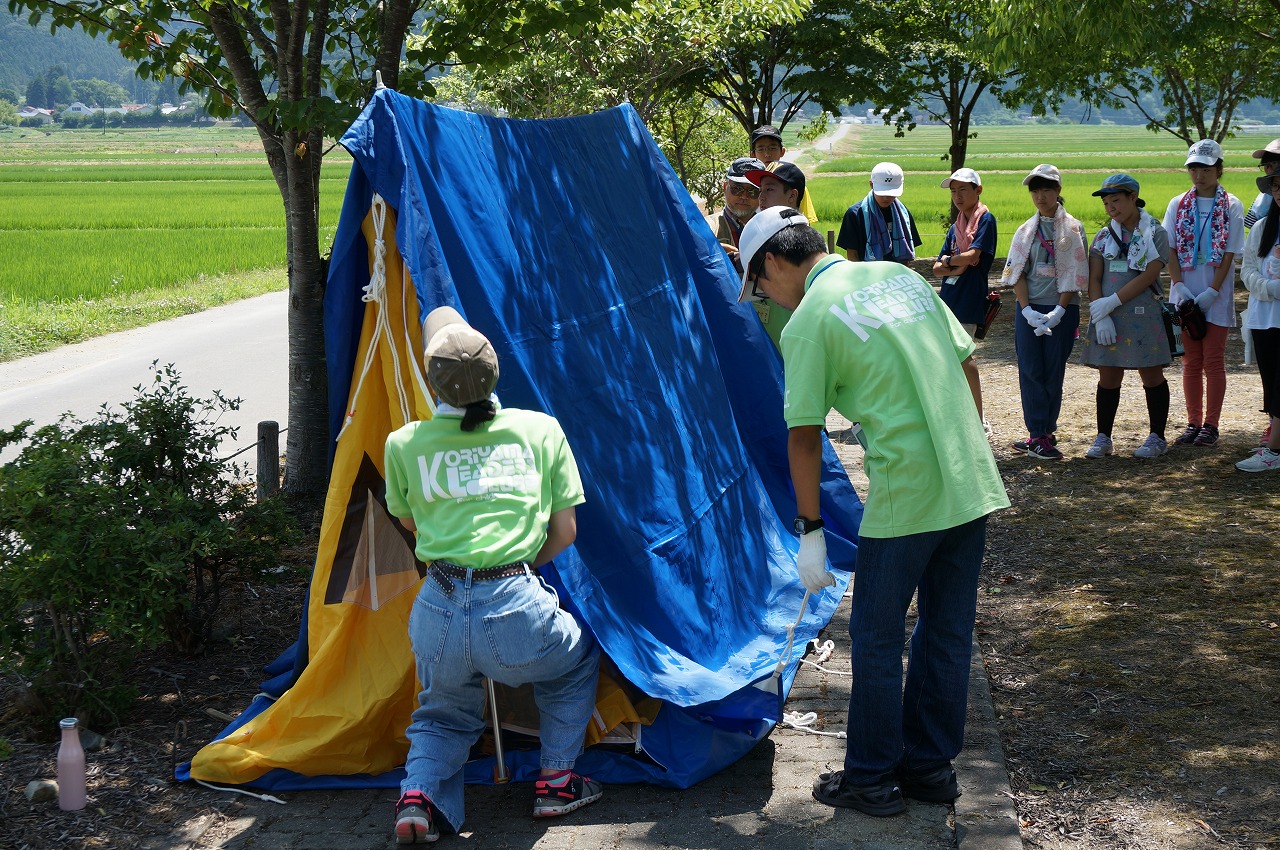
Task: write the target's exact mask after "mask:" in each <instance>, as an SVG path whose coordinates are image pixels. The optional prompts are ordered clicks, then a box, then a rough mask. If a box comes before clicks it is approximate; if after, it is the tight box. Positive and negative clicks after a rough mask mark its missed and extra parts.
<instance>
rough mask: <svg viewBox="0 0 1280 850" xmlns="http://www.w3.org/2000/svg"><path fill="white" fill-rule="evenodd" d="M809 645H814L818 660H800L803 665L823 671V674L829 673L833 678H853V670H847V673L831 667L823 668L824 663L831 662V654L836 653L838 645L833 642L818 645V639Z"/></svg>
mask: <svg viewBox="0 0 1280 850" xmlns="http://www.w3.org/2000/svg"><path fill="white" fill-rule="evenodd" d="M809 643H811V644H813V649H814V652H816V653H817V654H818V656H817V660H816V661H810V660H809V659H808V658H801V659H800V663H801V664H808V665H809V666H810V667H814V668H816V669H818V670H821V671H822V672H823V673H829V674H831V675H832V676H852V675H853V671H852V670H847V671H846V670H832V669H831V668H829V667H823V666H822V664H823V662H825V661H828V660H830V659H831V654H832V653H833V652H835V649H836V645H835V643H834V642H833V641H829V640H828V641H824V642H822V643H818V639H817V638H814V639H813V640H811V641H809Z"/></svg>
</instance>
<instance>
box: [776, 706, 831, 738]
mask: <svg viewBox="0 0 1280 850" xmlns="http://www.w3.org/2000/svg"><path fill="white" fill-rule="evenodd" d="M817 722H818V715H817V713H816V712H813V711H806V712H805V713H804V714H801V713H800V712H798V711H788V712H786V713H784V714H783V715H782V722H781V723H779V724H778V725H779V726H785V727H787V728H788V729H794V730H796V731H797V732H805V733H807V734H809V735H821V736H823V737H824V738H844V737H845V733H843V732H822V731H820V730H818V729H814V728H813V725H814V724H815V723H817Z"/></svg>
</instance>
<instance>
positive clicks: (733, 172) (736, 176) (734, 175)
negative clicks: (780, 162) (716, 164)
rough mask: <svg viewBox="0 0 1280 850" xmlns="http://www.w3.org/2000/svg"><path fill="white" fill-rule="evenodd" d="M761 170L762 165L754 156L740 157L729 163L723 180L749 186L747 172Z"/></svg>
mask: <svg viewBox="0 0 1280 850" xmlns="http://www.w3.org/2000/svg"><path fill="white" fill-rule="evenodd" d="M763 168H764V163H763V162H761V161H760V160H758V159H756V158H755V157H754V156H740V157H738V158H737V159H735V160H734V161H733V162H731V163H729V170H728V171H726V172H725V173H724V179H726V180H729V181H732V182H734V183H748V184H749V183H751V181H750V180H748V179H747V172H748V171H759V170H761V169H763Z"/></svg>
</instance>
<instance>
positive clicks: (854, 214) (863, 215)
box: [836, 162, 921, 266]
mask: <svg viewBox="0 0 1280 850" xmlns="http://www.w3.org/2000/svg"><path fill="white" fill-rule="evenodd" d="M868 184H869V185H870V187H871V191H870V192H868V193H867V196H866V197H865V198H863V199H862V200H861V201H859V202H858V203H856V204H854V205H852V206H851V207H849V209H847V210H846V211H845V214H844V221H843V222H842V223H841V224H840V235H839V236H837V237H836V244H837V245H839V246H840V247H841V248H843V249H844V251H845V256H847V257H848V258H849V259H850V260H853V261H854V262H859V261H861V260H889V261H891V262H895V263H901V264H903V265H904V266H905V265H909V264H910V263H911V261H912V260H914V259H915V258H916V248H917V246H919V245H920V242H921V240H920V233H919V231H917V230H916V223H915V220H914V219H912V218H911V213H910V212H908V211H907V207H906V205H905V204H903V203H902V200H901V199H902V184H903V174H902V169H901V168H899V167H898V166H897V165H895V164H894V163H892V162H881V163H877V164H876V166H875V167H874V168H872V169H871V179H870V180H869V181H868Z"/></svg>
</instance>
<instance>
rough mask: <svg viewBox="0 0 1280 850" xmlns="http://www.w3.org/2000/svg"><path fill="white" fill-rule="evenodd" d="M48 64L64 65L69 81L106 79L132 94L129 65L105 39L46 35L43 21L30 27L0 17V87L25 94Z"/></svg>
mask: <svg viewBox="0 0 1280 850" xmlns="http://www.w3.org/2000/svg"><path fill="white" fill-rule="evenodd" d="M51 65H62V66H64V67H65V68H66V69H67V75H68V76H69V77H71V79H73V80H83V79H90V78H94V79H99V80H107V81H108V82H112V83H119V84H120V85H122V86H124V87H125V88H126V89H130V90H131V91H132V81H133V79H134V75H133V67H134V66H133V64H132V63H131V62H128V61H127V60H125V59H124V57H122V56H121V55H120V53H119V51H117V50H116V49H115V48H114V47H113V46H111V43H110V42H108V41H107V40H106V39H105V38H90V37H89V36H88V35H86V34H85V33H84V32H82V31H81V30H79V29H75V30H58V32H57V33H56V34H55V35H50V34H49V26H48V23H47V22H46V23H44V24H41V25H39V26H34V27H33V26H31V24H29V23H27V19H26V18H25V17H18V16H16V15H10V14H7V13H6V14H0V87H2V88H10V89H15V90H16V91H18V92H19V93H22V92H25V91H26V88H27V83H28V82H30V80H31V78H32V77H34V76H35V75H36V74H43V73H44V72H45V71H46V70H48V68H49V66H51Z"/></svg>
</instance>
